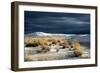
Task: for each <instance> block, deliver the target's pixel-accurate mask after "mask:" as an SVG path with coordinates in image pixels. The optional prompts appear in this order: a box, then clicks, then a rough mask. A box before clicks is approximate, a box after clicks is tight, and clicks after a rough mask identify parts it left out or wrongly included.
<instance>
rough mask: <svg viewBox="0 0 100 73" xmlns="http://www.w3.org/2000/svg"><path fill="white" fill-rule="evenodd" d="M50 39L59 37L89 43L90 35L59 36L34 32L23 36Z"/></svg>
mask: <svg viewBox="0 0 100 73" xmlns="http://www.w3.org/2000/svg"><path fill="white" fill-rule="evenodd" d="M43 36H44V37H45V36H47V37H52V36H60V37H67V38H68V39H70V38H75V39H78V40H80V41H88V42H89V41H90V34H60V33H58V34H57V33H45V32H34V33H29V34H25V37H43Z"/></svg>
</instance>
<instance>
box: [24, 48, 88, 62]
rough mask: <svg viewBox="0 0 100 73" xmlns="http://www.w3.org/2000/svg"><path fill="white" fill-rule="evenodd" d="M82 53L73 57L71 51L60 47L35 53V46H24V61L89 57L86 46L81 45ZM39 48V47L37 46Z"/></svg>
mask: <svg viewBox="0 0 100 73" xmlns="http://www.w3.org/2000/svg"><path fill="white" fill-rule="evenodd" d="M81 48H82V50H83V54H82V56H81V57H75V56H74V53H73V51H70V50H68V49H67V48H66V49H60V50H59V52H47V53H37V52H36V51H37V48H32V47H25V56H24V60H25V61H47V60H62V59H85V58H90V51H89V49H87V48H86V47H81ZM38 50H39V48H38Z"/></svg>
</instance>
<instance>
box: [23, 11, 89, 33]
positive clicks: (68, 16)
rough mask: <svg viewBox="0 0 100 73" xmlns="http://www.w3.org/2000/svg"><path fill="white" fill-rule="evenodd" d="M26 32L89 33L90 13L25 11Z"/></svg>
mask: <svg viewBox="0 0 100 73" xmlns="http://www.w3.org/2000/svg"><path fill="white" fill-rule="evenodd" d="M24 17H25V19H24V20H25V22H24V23H25V34H27V33H33V32H47V33H65V34H89V33H90V14H79V13H55V12H34V11H25V12H24Z"/></svg>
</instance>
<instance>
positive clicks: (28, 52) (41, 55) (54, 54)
mask: <svg viewBox="0 0 100 73" xmlns="http://www.w3.org/2000/svg"><path fill="white" fill-rule="evenodd" d="M57 38H58V37H56V40H55V39H54V38H53V43H54V41H60V42H55V43H54V44H53V45H52V44H50V42H48V41H47V39H48V38H46V39H44V38H43V40H42V45H40V44H39V45H37V44H36V39H35V45H36V46H33V45H32V44H33V41H32V40H31V43H29V39H28V46H26V45H27V41H26V43H25V49H24V61H25V62H28V61H49V60H63V59H66V60H67V59H87V58H90V48H89V47H88V46H87V44H86V43H85V44H86V45H84V44H80V43H79V41H76V40H75V41H74V42H73V40H72V42H71V43H72V44H71V45H73V47H69V45H68V40H66V39H65V38H63V39H62V37H61V38H58V39H60V40H58V39H57ZM38 39H40V38H38ZM50 39H51V38H49V39H48V40H49V41H50ZM33 40H34V39H33ZM44 40H45V42H44ZM38 41H39V40H38ZM38 43H39V42H38ZM48 43H49V45H48ZM62 43H63V44H62ZM30 44H31V45H30ZM59 44H60V46H59ZM45 46H46V47H45ZM41 47H42V48H41ZM48 47H49V49H48ZM62 47H64V48H62Z"/></svg>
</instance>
